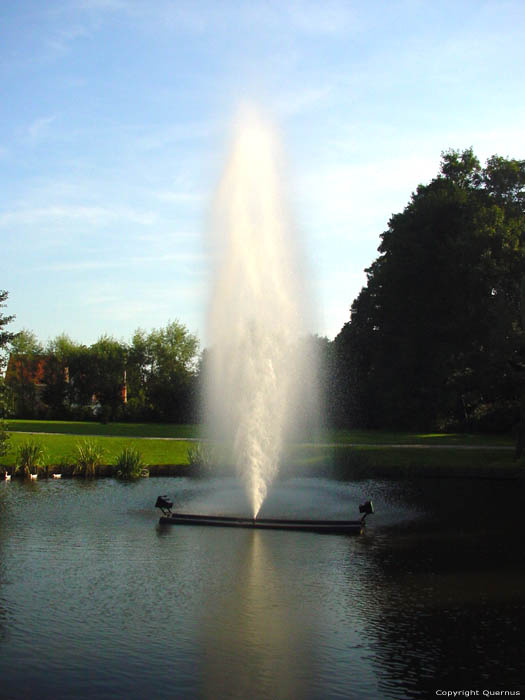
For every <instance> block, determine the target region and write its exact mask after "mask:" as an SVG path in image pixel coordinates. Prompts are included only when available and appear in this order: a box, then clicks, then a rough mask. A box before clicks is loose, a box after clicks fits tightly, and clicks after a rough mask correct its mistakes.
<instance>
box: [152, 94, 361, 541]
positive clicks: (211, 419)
mask: <svg viewBox="0 0 525 700" xmlns="http://www.w3.org/2000/svg"><path fill="white" fill-rule="evenodd" d="M282 172H283V167H282V159H281V157H280V153H279V148H278V140H277V138H276V136H275V132H274V130H273V129H272V128H271V127H270V126H269V125H268V124H267V123H266V122H265V121H264V120H263V119H262V118H261V116H260V115H259V114H258V113H257V112H256V111H255V110H254V109H253V108H249V107H244V108H243V109H242V110H241V112H240V114H239V117H238V119H237V123H236V130H235V135H234V138H233V143H232V146H231V152H230V156H229V159H228V162H227V166H226V168H225V171H224V174H223V177H222V180H221V182H220V185H219V188H218V192H217V197H216V201H215V206H214V210H213V227H212V233H213V258H214V261H215V270H214V282H213V286H212V295H211V304H210V314H209V343H210V345H211V349H210V352H209V360H208V363H207V365H208V366H207V368H206V374H207V377H206V380H207V381H206V402H207V405H206V409H207V413H208V423H209V425H210V428H211V431H210V434H211V437H212V439H213V441H214V442H215V443H220V444H221V445H223V446H224V445H226V446H228V448H229V449H228V453H229V454H231V455H232V457H231V459H232V461H233V463H234V465H235V470H236V472H237V474H238V476H239V478H240V479H241V480H242V482H243V483H244V487H245V490H246V494H247V496H248V500H249V504H250V509H251V517H249V518H232V517H225V516H220V517H211V516H199V515H195V516H192V515H187V514H175V513H172V512H171V506H170V502H169V501H167V499H163V498H162V497H161V498H159V500H158V501H157V506H158V507H160V508H161V509H162V510H163V517H162V518H161V522H169V523H171V524H174V523H178V524H196V523H198V524H205V525H228V526H241V527H260V528H271V529H276V528H278V529H283V528H287V529H310V530H319V531H334V530H336V531H361V527H362V524H363V522H364V517H366V515H367V514H368V512H370V511H367V512H366V513H365V515H364V516H363V518H362V519H361V520H358V521H304V520H301V521H291V520H282V519H281V520H271V519H261V518H257V516H258V513H259V510H260V508H261V505H262V503H263V501H264V499H265V497H266V495H267V493H268V488H269V486H270V484H271V483H272V481H273V480H274V478H275V476H276V474H277V472H278V469H279V460H280V458H281V455H282V450H283V446H284V444H285V440H286V437H287V434H288V433H289V430H290V428H291V427H292V426H293V424H294V421H295V422H296V420H297V416H299V415H301V414H302V415H304V413H305V405H304V404H305V403H307V397H308V392H305V391H304V385H305V384H307V385H311V384H313V385H315V368H314V363H313V362H312V358H311V356H310V354H309V353H308V352H306V347H307V346H306V343H305V341H304V338H303V340H301V335H303V336H304V334H305V330H306V329H305V328H304V325H303V323H304V321H303V320H304V319H305V318H306V316H307V314H306V308H305V306H306V305H305V302H304V299H305V297H306V295H305V293H304V285H303V283H302V280H301V274H300V268H301V265H300V258H299V255H298V250H297V248H298V246H297V244H296V241H295V240H294V236H293V229H292V227H291V225H290V221H289V217H288V215H287V212H286V208H285V205H284V201H283V196H282V192H283V182H282V179H283V178H282ZM305 378H307V381H305ZM309 396H310V399H311V397H312V393H310V395H309ZM306 413H308V410H306ZM363 512H364V511H363Z"/></svg>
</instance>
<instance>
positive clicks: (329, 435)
mask: <svg viewBox="0 0 525 700" xmlns="http://www.w3.org/2000/svg"><path fill="white" fill-rule="evenodd" d="M8 423H9V430H10V431H11V432H24V433H67V434H70V435H101V436H113V437H117V436H122V437H132V438H133V437H137V438H138V437H158V438H192V439H195V438H198V437H200V434H201V426H200V425H196V424H187V425H175V424H171V423H97V422H95V421H46V420H10V421H8ZM315 442H318V443H329V444H333V443H337V444H343V445H347V444H353V445H367V444H370V445H404V444H405V445H406V444H412V445H473V446H474V445H487V446H496V445H512V444H513V439H512V437H511V436H510V435H475V434H466V433H410V432H406V433H400V432H390V431H385V430H326V431H324V432H322V433H321V435H320V436H319V438H318V439H316V440H315Z"/></svg>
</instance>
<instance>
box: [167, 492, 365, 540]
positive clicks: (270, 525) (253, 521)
mask: <svg viewBox="0 0 525 700" xmlns="http://www.w3.org/2000/svg"><path fill="white" fill-rule="evenodd" d="M155 507H156V508H160V509H161V511H162V516H161V518H160V521H159V522H160V524H161V525H201V526H211V527H242V528H248V529H251V530H296V531H302V532H320V533H338V534H348V535H360V534H361V533H362V532H363V530H364V528H365V518H366V516H367V515H370V514H371V513H373V512H374V507H373V505H372V502H371V501H367V502H366V503H364V504H363V505H361V506H359V512H360V513H363V515H362V517H361V518H360V519H359V520H288V519H281V518H242V517H235V516H229V515H195V514H191V513H174V512H172V510H171V509H172V507H173V504H172V503H171V502H170V501H168V499H167V498H166V496H159V497H158V498H157V502H156V504H155Z"/></svg>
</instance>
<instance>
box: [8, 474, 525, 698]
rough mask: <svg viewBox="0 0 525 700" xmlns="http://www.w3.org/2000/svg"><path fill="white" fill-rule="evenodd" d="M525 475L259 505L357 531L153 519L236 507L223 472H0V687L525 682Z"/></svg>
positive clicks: (384, 694)
mask: <svg viewBox="0 0 525 700" xmlns="http://www.w3.org/2000/svg"><path fill="white" fill-rule="evenodd" d="M524 490H525V489H524V484H523V483H522V482H521V481H504V480H501V481H488V480H470V481H467V480H462V479H443V480H439V479H426V480H417V481H414V480H411V481H409V480H404V481H397V482H394V481H366V480H365V481H357V482H348V481H344V480H336V479H319V478H287V479H283V480H282V481H280V482H279V483H278V484H277V485H276V487H275V489H274V491H273V492H272V494H271V495H270V497H269V499H268V501H267V503H266V504H265V506H264V513H262V514H264V515H266V516H267V517H273V516H275V517H279V516H286V515H287V516H288V517H312V518H316V517H319V518H332V517H333V518H338V517H339V518H340V517H343V518H350V519H353V518H355V517H357V515H358V513H357V510H358V504H359V503H360V502H362V501H363V500H365V499H366V498H372V499H373V501H374V505H375V508H376V514H375V515H373V516H370V517H369V519H368V528H367V531H366V533H365V534H364V535H361V536H357V537H356V536H354V537H352V536H346V535H320V534H315V533H303V532H275V531H270V532H266V531H253V530H242V529H239V530H237V529H228V528H206V527H180V526H179V527H177V526H164V527H161V526H159V525H158V517H159V514H158V512H155V510H154V507H153V506H154V503H155V500H156V497H157V496H158V495H159V494H167V495H168V496H169V497H170V498H172V500H174V501H175V505H176V507H177V508H178V509H180V510H185V511H187V512H192V511H193V512H215V513H222V514H238V515H243V514H244V513H243V512H241V511H242V509H243V508H244V504H243V503H242V496H241V492H240V490H239V488H238V487H237V486H236V484H235V482H233V481H232V480H228V479H224V480H214V479H207V480H197V479H189V478H157V479H154V478H150V479H142V480H140V481H139V482H136V483H131V484H123V483H118V482H116V481H114V480H112V479H101V480H98V481H93V482H82V481H78V480H62V481H47V482H46V481H38V482H36V483H18V482H11V483H8V482H2V483H1V484H0V679H1V681H0V682H1V688H0V696H1V697H2V698H20V697H24V696H26V697H34V698H39V699H45V698H54V699H56V698H58V699H60V698H73V697H74V698H75V699H79V698H80V699H82V698H97V700H101V699H104V698H120V697H122V698H129V699H135V698H136V699H139V698H140V699H141V700H142V699H143V698H155V699H158V698H174V697H180V698H185V699H188V698H190V699H191V698H239V700H240V699H243V700H244V699H245V698H254V699H258V698H261V699H262V698H264V699H270V698H271V699H272V700H273V699H277V698H290V699H293V700H302V699H303V698H305V699H311V700H317V699H319V700H321V699H322V700H327V699H330V698H345V699H347V698H350V699H352V698H356V699H359V700H363V699H364V700H366V699H368V698H370V699H372V698H374V699H376V698H400V699H401V698H402V699H405V698H426V697H435V693H436V691H437V690H447V689H449V690H461V689H478V690H479V691H480V693H479V694H480V696H481V695H482V691H483V690H491V691H494V690H507V691H512V692H517V691H518V690H521V692H522V694H523V670H522V669H523V648H524V647H523V630H524V628H525V565H524V564H525V562H524V548H523V524H522V523H523V513H524V507H525V495H524Z"/></svg>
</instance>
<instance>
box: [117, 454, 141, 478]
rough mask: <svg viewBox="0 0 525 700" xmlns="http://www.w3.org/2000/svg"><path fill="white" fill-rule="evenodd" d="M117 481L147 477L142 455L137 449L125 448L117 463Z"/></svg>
mask: <svg viewBox="0 0 525 700" xmlns="http://www.w3.org/2000/svg"><path fill="white" fill-rule="evenodd" d="M116 468H117V471H116V476H117V479H138V478H139V477H140V476H147V475H148V473H147V470H146V468H145V466H144V462H143V460H142V455H141V453H140V452H139V451H138V450H137V449H136V448H135V447H125V448H124V449H123V450H122V452H121V453H120V454H119V455H118V457H117V461H116Z"/></svg>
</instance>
